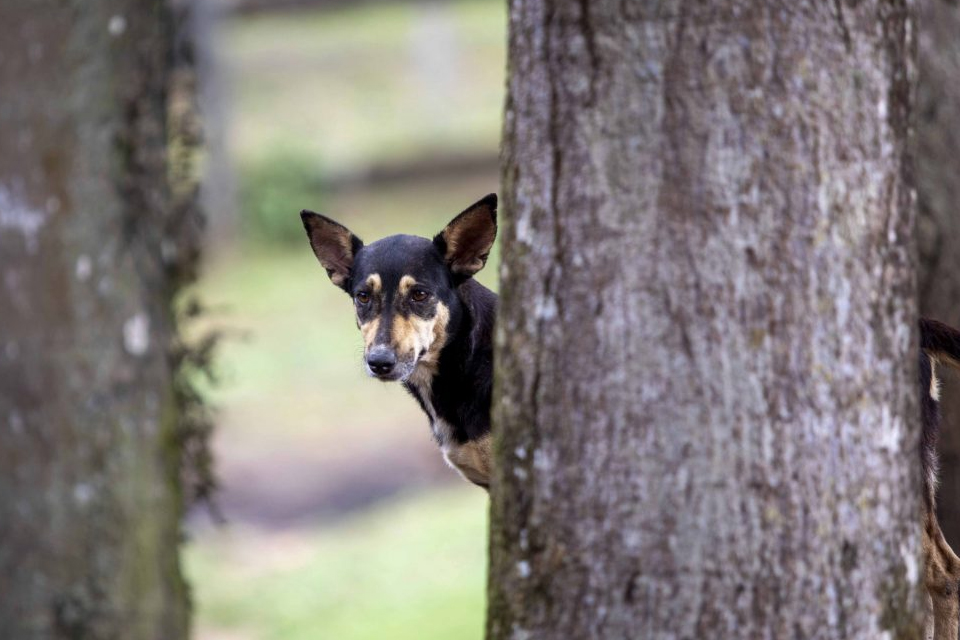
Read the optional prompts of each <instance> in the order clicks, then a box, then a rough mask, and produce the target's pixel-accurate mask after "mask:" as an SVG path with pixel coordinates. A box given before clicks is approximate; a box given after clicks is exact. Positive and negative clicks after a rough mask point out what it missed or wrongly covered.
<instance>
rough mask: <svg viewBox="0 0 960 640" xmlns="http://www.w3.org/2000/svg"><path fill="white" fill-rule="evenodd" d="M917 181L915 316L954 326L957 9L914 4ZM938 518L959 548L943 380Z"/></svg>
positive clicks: (955, 421) (958, 230)
mask: <svg viewBox="0 0 960 640" xmlns="http://www.w3.org/2000/svg"><path fill="white" fill-rule="evenodd" d="M919 6H920V8H921V11H920V19H919V22H920V38H919V50H920V61H919V74H918V76H919V77H918V84H919V90H918V92H917V109H916V113H917V135H916V147H915V154H914V155H915V158H916V167H917V169H916V180H917V196H918V197H917V205H918V216H919V219H918V221H917V230H918V234H917V237H918V245H919V249H920V262H919V274H918V281H919V293H920V313H921V315H924V316H928V317H931V318H937V319H939V320H942V321H944V322H946V323H948V324H951V325H953V326H960V154H958V153H957V149H958V148H960V83H958V82H957V80H958V78H960V5H958V4H957V2H956V1H955V0H923V1H922V2H920V5H919ZM944 374H945V375H944V376H943V377H944V383H945V384H944V390H945V392H944V394H943V398H944V400H943V418H944V419H943V429H942V431H943V436H942V438H941V440H940V452H941V474H940V479H941V483H940V495H939V501H938V503H937V512H938V514H939V516H940V524H941V526H942V527H943V532H944V535H945V536H946V537H947V540H948V541H949V542H950V544H952V545H953V546H954V548H960V376H958V375H956V374H955V373H954V372H953V371H952V370H950V371H946V372H944Z"/></svg>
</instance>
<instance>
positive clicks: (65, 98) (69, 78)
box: [0, 0, 196, 640]
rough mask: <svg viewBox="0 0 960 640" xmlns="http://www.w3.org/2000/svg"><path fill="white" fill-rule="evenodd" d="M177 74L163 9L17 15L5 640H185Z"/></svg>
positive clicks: (26, 9)
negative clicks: (171, 148) (174, 184)
mask: <svg viewBox="0 0 960 640" xmlns="http://www.w3.org/2000/svg"><path fill="white" fill-rule="evenodd" d="M175 58H176V55H175V51H174V25H173V18H172V14H171V11H170V7H169V6H168V4H167V3H165V2H162V1H159V0H103V1H99V2H81V1H79V0H77V1H61V0H5V1H4V2H3V3H0V95H2V99H0V150H2V153H0V327H2V329H0V441H2V445H0V636H2V637H4V638H16V639H17V640H31V639H35V638H36V639H40V638H43V639H45V640H46V639H58V638H70V639H80V638H83V639H84V640H101V639H121V638H122V639H124V640H128V639H131V640H140V639H143V640H147V639H149V640H176V639H179V638H186V637H187V632H188V623H187V617H188V616H187V611H188V606H187V594H186V586H185V583H184V581H183V578H182V576H181V572H180V568H179V559H178V558H179V557H178V549H179V545H180V538H181V533H180V516H181V513H182V503H183V491H182V490H181V488H180V482H179V477H180V465H181V462H182V457H181V455H180V445H181V444H182V442H181V439H182V437H183V435H184V434H183V433H182V432H181V431H180V428H181V426H182V423H181V422H180V417H181V415H180V411H181V409H182V408H183V406H184V400H183V398H182V393H181V390H179V388H178V384H179V383H178V382H177V381H176V379H175V371H176V370H177V363H178V360H179V358H180V356H179V355H177V354H175V353H174V352H175V351H176V349H175V346H174V344H175V335H176V334H175V329H176V324H177V322H176V318H175V316H174V314H173V313H172V310H171V309H172V299H173V294H174V292H175V289H176V286H177V283H178V282H182V281H183V279H184V277H185V275H186V272H187V271H189V270H190V268H191V267H190V264H191V263H192V260H193V256H192V255H190V253H191V251H193V249H195V246H196V244H195V242H194V240H195V232H196V227H195V225H194V224H193V222H192V221H191V220H188V218H189V216H188V215H187V214H186V213H185V211H186V210H185V209H183V208H180V207H179V206H178V204H177V202H178V197H179V196H177V195H176V194H175V193H174V191H175V189H171V188H170V186H171V185H170V182H169V176H170V175H172V174H174V173H176V172H177V169H176V168H174V167H173V166H171V164H170V162H168V156H167V143H168V139H169V138H171V131H170V119H169V116H170V111H169V110H168V98H169V95H168V89H169V86H170V85H169V83H170V81H171V78H172V74H173V67H172V63H173V61H174V60H175ZM182 197H183V198H187V199H189V194H186V195H183V196H182Z"/></svg>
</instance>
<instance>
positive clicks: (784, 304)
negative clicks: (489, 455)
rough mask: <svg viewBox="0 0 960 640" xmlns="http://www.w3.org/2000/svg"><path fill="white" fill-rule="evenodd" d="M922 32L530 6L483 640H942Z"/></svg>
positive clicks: (765, 13)
mask: <svg viewBox="0 0 960 640" xmlns="http://www.w3.org/2000/svg"><path fill="white" fill-rule="evenodd" d="M913 33H915V25H914V23H913V18H912V16H911V15H910V12H909V9H908V7H907V6H906V3H903V2H883V1H877V0H873V1H863V2H858V3H845V2H836V3H816V4H810V3H795V2H746V1H743V0H740V1H738V0H721V1H717V2H710V3H688V2H679V1H672V2H671V1H668V2H662V3H624V2H617V1H614V0H597V1H591V2H584V1H582V0H513V1H512V2H511V8H510V49H509V92H508V99H507V107H506V123H505V147H504V168H503V171H504V175H503V191H504V199H505V206H504V211H505V214H506V215H505V216H504V217H505V224H504V233H503V256H504V259H503V266H502V271H501V291H502V297H501V310H500V316H499V320H498V328H497V338H496V340H497V344H496V349H497V351H496V363H497V364H496V367H497V371H496V391H495V399H494V403H493V406H494V420H495V434H496V438H497V441H498V444H497V447H496V450H497V453H496V455H497V465H496V466H497V472H496V476H495V478H494V482H493V490H492V507H491V536H492V537H491V570H490V586H489V592H490V598H489V601H490V605H489V607H490V608H489V612H488V616H489V617H488V626H487V637H488V638H490V639H491V640H499V639H504V638H511V639H513V640H520V639H521V638H522V639H527V640H533V639H544V640H546V639H554V638H572V639H582V638H617V639H621V638H883V637H888V638H892V637H895V638H919V637H921V633H922V628H921V613H922V606H921V604H922V601H923V600H922V592H921V589H920V582H921V581H920V577H921V573H922V564H921V556H920V540H919V527H918V518H919V516H920V501H919V482H918V477H919V474H918V456H917V443H918V428H919V425H918V416H919V410H918V404H917V398H916V391H915V387H916V379H917V378H916V374H917V371H916V353H915V348H916V342H915V335H914V333H915V332H914V325H915V319H916V303H915V299H916V291H915V286H914V277H915V273H914V258H913V251H914V247H913V244H912V242H913V240H912V236H913V224H914V215H913V212H912V206H911V189H910V184H909V183H908V181H907V180H908V176H907V172H906V171H905V170H904V167H905V157H906V137H907V130H908V117H909V112H910V106H911V105H910V101H911V88H912V83H913V81H914V61H913V59H912V52H913V43H912V42H911V37H912V36H911V34H913Z"/></svg>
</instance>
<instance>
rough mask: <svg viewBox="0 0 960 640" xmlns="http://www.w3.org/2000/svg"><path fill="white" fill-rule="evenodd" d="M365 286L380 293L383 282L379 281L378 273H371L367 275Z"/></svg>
mask: <svg viewBox="0 0 960 640" xmlns="http://www.w3.org/2000/svg"><path fill="white" fill-rule="evenodd" d="M367 286H368V287H370V288H371V289H372V290H373V292H374V293H380V289H382V288H383V283H382V282H381V281H380V274H379V273H371V274H370V275H369V276H367Z"/></svg>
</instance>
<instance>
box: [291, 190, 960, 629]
mask: <svg viewBox="0 0 960 640" xmlns="http://www.w3.org/2000/svg"><path fill="white" fill-rule="evenodd" d="M300 216H301V219H302V220H303V226H304V228H305V229H306V232H307V237H308V238H309V240H310V246H311V247H312V248H313V252H314V254H315V255H316V257H317V259H318V260H319V261H320V264H321V265H322V266H323V268H324V269H326V271H327V275H328V276H329V277H330V280H331V281H332V282H333V283H334V284H335V285H336V286H338V287H340V288H341V289H343V290H344V291H346V292H347V293H348V294H349V295H350V297H351V298H352V299H353V302H354V308H355V311H356V318H357V326H358V327H359V328H360V333H361V334H362V335H363V342H364V362H365V365H366V369H367V372H368V373H369V374H370V375H371V376H373V377H375V378H378V379H380V380H384V381H399V382H400V383H401V384H403V386H404V387H405V388H406V389H407V391H409V392H410V394H411V395H412V396H413V397H414V398H416V400H417V401H418V402H419V403H420V406H421V408H422V409H423V411H424V413H426V414H427V417H428V418H429V420H430V426H431V429H432V431H433V436H434V438H435V439H436V441H437V444H438V445H439V446H440V449H441V451H442V452H443V456H444V458H445V459H446V461H447V463H448V464H449V465H450V466H451V467H453V468H454V469H456V470H457V471H459V472H460V474H461V475H462V476H463V477H464V478H466V479H467V480H469V481H470V482H473V483H474V484H476V485H479V486H481V487H483V488H485V489H489V486H490V473H491V468H492V451H491V440H490V398H491V392H492V386H493V384H492V383H493V324H494V317H495V315H496V308H497V296H496V294H494V293H493V292H492V291H490V290H489V289H487V288H486V287H484V286H483V285H481V284H480V283H478V282H477V281H475V280H474V279H473V276H474V275H475V274H476V273H477V272H478V271H480V270H481V269H482V268H483V267H484V265H485V264H486V262H487V257H488V255H489V254H490V249H491V248H492V247H493V242H494V240H495V239H496V236H497V196H496V195H495V194H490V195H488V196H486V197H484V198H482V199H481V200H479V201H478V202H476V203H475V204H473V205H471V206H470V207H467V209H465V210H464V211H463V212H462V213H460V214H459V215H457V216H456V217H455V218H454V219H453V220H451V221H450V223H449V224H448V225H447V226H446V227H445V228H444V229H443V230H442V231H441V232H440V233H438V234H437V235H436V236H434V238H433V239H432V240H428V239H427V238H421V237H417V236H409V235H394V236H389V237H387V238H384V239H382V240H378V241H376V242H374V243H372V244H370V245H365V244H364V243H363V242H362V241H361V240H360V239H359V238H358V237H357V236H355V235H354V234H353V233H351V232H350V230H349V229H347V228H346V227H344V226H343V225H341V224H339V223H337V222H335V221H333V220H331V219H330V218H327V217H325V216H322V215H320V214H317V213H314V212H312V211H307V210H304V211H302V212H301V213H300ZM919 356H920V387H921V391H922V403H921V424H922V433H921V442H920V461H921V471H922V492H923V496H922V504H923V510H922V523H923V528H922V532H923V533H922V545H923V551H924V554H925V564H924V579H925V586H926V589H927V593H928V595H929V601H928V608H929V609H930V612H931V614H932V615H930V616H928V620H931V623H930V625H929V628H928V630H927V637H928V638H934V639H935V640H943V639H946V638H949V639H950V640H957V632H958V615H960V591H958V590H960V558H958V557H957V555H956V554H955V553H954V552H953V550H952V549H951V548H950V546H949V544H947V542H946V540H945V539H944V537H943V533H942V531H941V529H940V523H939V521H938V520H937V515H936V492H937V441H938V437H939V431H940V422H941V417H940V406H939V403H940V382H939V379H938V377H937V367H938V366H951V367H955V368H957V369H960V331H957V330H956V329H953V328H951V327H949V326H947V325H945V324H943V323H941V322H938V321H936V320H929V319H921V320H920V353H919Z"/></svg>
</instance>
